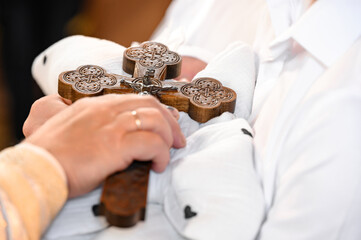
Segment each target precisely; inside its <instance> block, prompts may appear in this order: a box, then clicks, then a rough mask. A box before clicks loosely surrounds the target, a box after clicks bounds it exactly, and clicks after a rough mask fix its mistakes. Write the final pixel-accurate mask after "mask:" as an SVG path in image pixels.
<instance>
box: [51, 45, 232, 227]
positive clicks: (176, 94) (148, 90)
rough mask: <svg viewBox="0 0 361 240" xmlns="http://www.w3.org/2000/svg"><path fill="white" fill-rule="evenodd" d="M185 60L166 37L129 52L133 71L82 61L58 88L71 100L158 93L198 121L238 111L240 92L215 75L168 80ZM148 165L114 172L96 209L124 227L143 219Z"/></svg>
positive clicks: (127, 67)
mask: <svg viewBox="0 0 361 240" xmlns="http://www.w3.org/2000/svg"><path fill="white" fill-rule="evenodd" d="M180 66H181V57H180V56H179V55H178V54H177V53H175V52H172V51H169V50H168V48H167V47H166V46H165V45H163V44H161V43H156V42H145V43H143V44H141V45H140V46H139V47H131V48H128V49H127V50H126V51H125V52H124V56H123V70H124V71H125V72H127V73H129V74H132V77H128V76H121V75H115V74H108V73H106V71H105V70H104V69H103V68H101V67H99V66H95V65H85V66H80V67H79V68H78V69H77V70H73V71H67V72H63V73H61V74H60V75H59V79H58V82H59V85H58V86H59V87H58V92H59V94H60V95H61V96H62V97H64V98H67V99H70V100H72V101H76V100H78V99H80V98H83V97H91V96H98V95H103V94H110V93H117V94H126V93H137V94H142V95H144V94H146V95H153V96H155V97H157V98H158V99H159V100H160V101H161V102H162V103H164V104H166V105H169V106H172V107H175V108H177V109H178V110H179V111H184V112H188V114H189V115H190V117H191V118H193V119H194V120H196V121H198V122H206V121H208V120H209V119H211V118H213V117H216V116H218V115H220V114H221V113H223V112H226V111H229V112H233V111H234V108H235V100H236V93H235V92H234V91H233V90H231V89H229V88H226V87H223V86H222V84H221V83H220V82H219V81H217V80H215V79H211V78H199V79H196V80H194V81H193V82H192V83H188V84H184V83H180V82H175V81H171V80H168V81H164V79H171V78H175V77H177V76H178V75H179V74H180ZM149 169H150V164H149V163H147V162H146V163H144V162H137V161H135V162H134V163H133V164H132V165H131V166H130V167H129V168H128V169H127V170H125V171H122V172H118V173H116V174H114V175H112V176H109V177H108V178H107V180H106V182H105V184H104V188H103V193H102V197H101V204H100V206H99V207H97V208H96V212H97V213H98V214H102V215H105V217H106V218H107V220H108V222H109V223H110V224H111V225H115V226H119V227H130V226H133V225H134V224H136V223H137V221H139V220H144V218H145V206H146V196H147V185H148V178H149Z"/></svg>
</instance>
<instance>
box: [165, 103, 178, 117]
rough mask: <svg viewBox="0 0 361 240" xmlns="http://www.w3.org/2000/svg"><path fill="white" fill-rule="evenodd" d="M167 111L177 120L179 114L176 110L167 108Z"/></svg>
mask: <svg viewBox="0 0 361 240" xmlns="http://www.w3.org/2000/svg"><path fill="white" fill-rule="evenodd" d="M167 109H168V110H169V111H170V112H171V113H172V114H173V116H174V117H175V118H176V119H178V118H179V112H178V110H177V109H176V108H174V107H172V106H167Z"/></svg>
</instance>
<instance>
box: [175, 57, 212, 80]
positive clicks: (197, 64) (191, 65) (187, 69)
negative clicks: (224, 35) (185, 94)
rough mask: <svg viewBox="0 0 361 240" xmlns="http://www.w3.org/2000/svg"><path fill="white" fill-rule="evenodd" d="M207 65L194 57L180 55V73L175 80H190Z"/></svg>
mask: <svg viewBox="0 0 361 240" xmlns="http://www.w3.org/2000/svg"><path fill="white" fill-rule="evenodd" d="M206 66H207V63H205V62H203V61H202V60H199V59H198V58H194V57H187V56H183V57H182V70H181V75H180V76H179V77H177V78H176V80H178V81H181V82H191V81H192V79H193V78H194V76H195V75H196V74H197V73H198V72H200V71H202V70H203V69H204V68H205V67H206Z"/></svg>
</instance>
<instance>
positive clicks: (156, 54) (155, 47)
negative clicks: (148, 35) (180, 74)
mask: <svg viewBox="0 0 361 240" xmlns="http://www.w3.org/2000/svg"><path fill="white" fill-rule="evenodd" d="M125 55H126V56H127V57H128V58H129V59H132V60H134V61H139V63H140V65H142V66H144V67H147V68H161V67H163V66H164V65H165V64H166V65H170V64H176V63H178V62H179V61H180V56H179V55H178V54H177V53H175V52H172V51H169V50H168V48H167V46H165V45H163V44H161V43H155V42H146V43H143V44H142V45H140V46H139V47H132V48H128V49H127V50H126V52H125Z"/></svg>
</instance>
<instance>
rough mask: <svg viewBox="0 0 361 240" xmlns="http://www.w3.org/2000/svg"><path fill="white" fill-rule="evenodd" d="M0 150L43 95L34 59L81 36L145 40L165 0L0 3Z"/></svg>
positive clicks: (160, 15) (17, 133) (12, 0)
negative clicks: (33, 73)
mask: <svg viewBox="0 0 361 240" xmlns="http://www.w3.org/2000/svg"><path fill="white" fill-rule="evenodd" d="M0 1H1V2H0V56H1V57H0V150H1V149H3V148H5V147H7V146H10V145H14V144H16V143H18V142H19V141H21V140H22V139H23V138H24V136H23V134H22V125H23V123H24V121H25V119H26V117H27V115H28V113H29V110H30V107H31V104H32V103H33V102H34V101H35V100H36V99H38V98H40V97H42V96H43V93H42V92H41V90H40V89H39V87H38V86H37V85H36V83H35V81H34V79H33V78H32V76H31V64H32V62H33V60H34V58H35V57H36V56H37V55H38V54H39V53H41V52H42V51H43V50H45V49H46V48H47V47H49V46H50V45H51V44H53V43H55V42H56V41H58V40H60V39H62V38H64V37H66V36H70V35H76V34H82V35H86V36H93V37H98V38H104V39H108V40H111V41H114V42H117V43H119V44H121V45H124V46H126V47H127V46H129V45H130V44H131V42H132V41H138V42H142V41H146V40H148V39H149V37H150V36H151V35H152V33H153V31H154V30H155V28H156V27H157V25H158V24H159V22H160V21H161V19H162V18H163V16H164V14H165V11H166V9H167V7H168V5H169V4H170V2H171V0H52V1H45V0H0Z"/></svg>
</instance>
